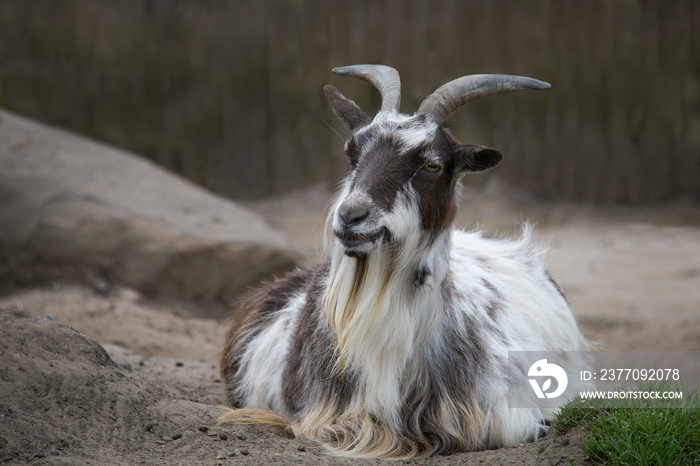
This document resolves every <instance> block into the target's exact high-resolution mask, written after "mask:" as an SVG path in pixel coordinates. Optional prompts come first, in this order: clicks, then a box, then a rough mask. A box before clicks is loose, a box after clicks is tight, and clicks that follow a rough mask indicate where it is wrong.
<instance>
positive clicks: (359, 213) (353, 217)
mask: <svg viewBox="0 0 700 466" xmlns="http://www.w3.org/2000/svg"><path fill="white" fill-rule="evenodd" d="M338 215H340V219H341V220H342V221H343V223H344V224H345V226H348V227H349V226H352V225H356V224H358V223H360V222H362V221H363V220H364V219H366V218H367V217H368V216H369V209H367V208H365V207H349V208H346V209H342V210H340V211H339V212H338Z"/></svg>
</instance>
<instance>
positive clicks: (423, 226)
mask: <svg viewBox="0 0 700 466" xmlns="http://www.w3.org/2000/svg"><path fill="white" fill-rule="evenodd" d="M333 72H334V73H336V74H341V75H345V76H354V77H358V78H361V79H364V80H366V81H369V82H370V83H372V84H373V85H374V86H376V87H377V88H378V89H379V91H380V93H381V95H382V108H381V111H380V112H379V113H378V114H377V115H376V116H375V117H374V119H372V118H370V117H369V116H368V115H367V114H366V113H365V112H364V111H363V110H362V109H361V108H360V107H358V106H357V105H356V104H355V103H354V102H352V101H351V100H349V99H347V98H345V97H344V96H343V95H342V94H341V93H340V91H338V90H337V89H336V88H335V87H333V86H326V87H325V88H324V91H325V93H326V96H327V97H328V100H329V102H330V104H331V106H332V107H333V109H334V110H335V112H336V114H337V115H338V116H339V117H340V119H341V120H342V121H343V123H344V124H345V126H346V127H347V128H348V130H349V131H350V137H349V138H348V140H347V142H346V144H345V152H346V154H347V157H348V161H349V164H350V172H349V173H348V175H347V177H346V179H345V183H344V185H343V188H342V189H341V192H340V194H339V198H338V199H337V202H336V204H335V205H334V207H333V210H332V211H331V212H330V215H332V217H331V226H332V229H333V233H334V235H335V237H336V238H337V241H339V242H340V244H342V246H343V248H344V251H345V253H346V254H348V255H351V256H363V255H366V254H367V253H369V252H370V251H372V250H373V249H374V248H375V247H377V246H378V245H380V244H382V242H388V243H402V242H406V241H408V240H409V239H411V238H413V241H412V242H413V243H415V244H412V245H411V246H413V247H417V246H419V245H420V243H421V242H425V241H432V239H434V238H435V237H437V236H438V235H439V234H440V232H442V231H444V230H445V229H447V228H448V227H449V226H450V225H451V223H452V221H453V220H454V217H455V215H456V207H455V197H456V196H455V192H456V189H457V185H458V181H459V180H460V179H461V177H462V176H463V175H464V174H466V173H475V172H480V171H484V170H488V169H490V168H493V167H495V166H497V165H498V164H499V163H500V162H501V159H502V157H503V156H502V155H501V153H500V152H498V151H497V150H495V149H490V148H488V147H483V146H478V145H473V144H461V143H459V142H458V141H457V140H456V139H455V138H454V137H453V136H452V135H451V134H450V133H449V132H448V130H447V129H445V128H444V127H443V125H442V123H443V121H444V120H445V118H446V117H447V115H448V114H449V113H450V112H452V111H454V110H455V109H456V108H458V107H459V106H461V105H463V104H465V103H467V102H470V101H473V100H476V99H478V98H481V97H486V96H488V95H492V94H496V93H500V92H508V91H517V90H525V89H548V88H549V87H550V86H549V84H547V83H544V82H541V81H537V80H535V79H531V78H525V77H520V76H510V75H472V76H464V77H462V78H459V79H456V80H454V81H451V82H449V83H447V84H445V85H444V86H442V87H440V88H439V89H437V90H436V91H435V92H434V93H433V94H431V95H430V96H428V97H427V98H426V99H425V100H424V101H423V103H422V104H421V105H420V108H419V109H418V111H417V112H416V114H414V115H413V116H409V115H405V114H401V113H399V112H398V110H399V105H400V100H401V85H400V80H399V74H398V73H397V72H396V70H394V69H393V68H390V67H387V66H383V65H356V66H348V67H343V68H335V69H334V70H333Z"/></svg>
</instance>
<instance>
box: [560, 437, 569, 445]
mask: <svg viewBox="0 0 700 466" xmlns="http://www.w3.org/2000/svg"><path fill="white" fill-rule="evenodd" d="M561 444H562V445H568V444H569V437H564V439H563V440H562V441H561Z"/></svg>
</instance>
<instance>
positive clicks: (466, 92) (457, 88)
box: [418, 74, 552, 123]
mask: <svg viewBox="0 0 700 466" xmlns="http://www.w3.org/2000/svg"><path fill="white" fill-rule="evenodd" d="M550 87H552V86H551V85H550V84H549V83H546V82H543V81H538V80H537V79H532V78H526V77H524V76H513V75H509V74H473V75H471V76H462V77H461V78H457V79H455V80H454V81H450V82H449V83H447V84H445V85H443V86H440V87H439V88H438V89H437V90H436V91H435V92H433V93H432V94H430V95H429V96H428V97H426V98H425V100H424V101H423V103H422V104H420V107H419V108H418V113H423V114H426V115H428V116H430V117H432V118H433V119H434V120H435V121H437V122H438V123H442V122H443V121H445V118H447V115H449V114H450V113H452V112H454V111H455V110H456V109H457V108H459V107H461V106H462V105H464V104H466V103H468V102H471V101H473V100H477V99H481V98H482V97H488V96H490V95H493V94H499V93H501V92H513V91H524V90H545V89H549V88H550Z"/></svg>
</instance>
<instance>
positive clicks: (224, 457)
mask: <svg viewBox="0 0 700 466" xmlns="http://www.w3.org/2000/svg"><path fill="white" fill-rule="evenodd" d="M226 458H227V456H226V455H223V454H222V455H219V456H217V457H216V459H217V460H225V459H226Z"/></svg>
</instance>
